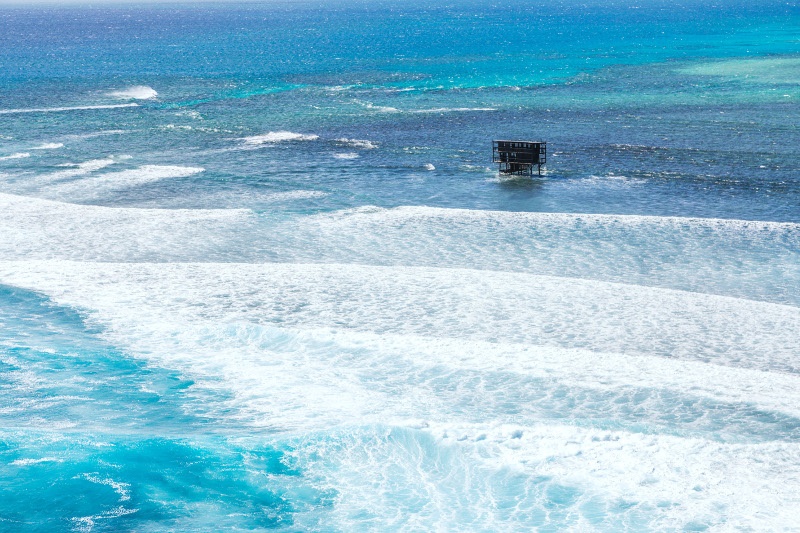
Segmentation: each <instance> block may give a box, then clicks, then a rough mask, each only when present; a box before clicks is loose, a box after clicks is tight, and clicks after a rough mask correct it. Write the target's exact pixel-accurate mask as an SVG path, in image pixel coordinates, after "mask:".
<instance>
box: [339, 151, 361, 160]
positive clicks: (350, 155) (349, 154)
mask: <svg viewBox="0 0 800 533" xmlns="http://www.w3.org/2000/svg"><path fill="white" fill-rule="evenodd" d="M333 157H335V158H336V159H358V158H359V155H358V154H357V153H355V152H345V153H341V154H333Z"/></svg>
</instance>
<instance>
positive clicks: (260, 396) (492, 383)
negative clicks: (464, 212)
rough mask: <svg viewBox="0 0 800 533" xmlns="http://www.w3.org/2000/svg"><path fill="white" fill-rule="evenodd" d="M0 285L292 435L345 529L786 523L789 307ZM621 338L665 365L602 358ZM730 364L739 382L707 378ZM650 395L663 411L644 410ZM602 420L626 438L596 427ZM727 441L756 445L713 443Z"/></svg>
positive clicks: (256, 422)
mask: <svg viewBox="0 0 800 533" xmlns="http://www.w3.org/2000/svg"><path fill="white" fill-rule="evenodd" d="M0 282H1V283H7V284H12V285H17V286H21V287H25V288H28V289H32V290H36V291H39V292H43V293H44V294H46V295H48V296H49V297H50V298H51V299H52V300H53V301H54V303H56V304H59V305H67V306H72V307H76V308H79V309H82V310H83V311H84V312H85V314H86V316H87V320H89V322H90V323H92V324H95V325H100V326H102V327H103V331H104V333H103V335H104V336H106V337H107V338H108V340H109V341H111V342H112V343H113V344H114V345H116V346H118V347H120V348H121V349H124V350H126V351H127V352H129V353H131V354H133V355H136V356H138V357H144V358H147V359H148V360H149V361H150V362H151V363H153V364H155V365H157V366H162V367H167V368H173V369H177V370H178V371H180V372H181V373H183V374H184V375H187V376H189V377H191V379H192V380H193V381H195V383H196V387H198V388H200V389H202V390H219V389H220V388H223V389H224V390H225V391H226V392H228V393H230V394H226V395H224V397H225V398H227V399H224V400H217V401H218V402H219V403H217V404H215V405H209V408H210V409H212V410H216V409H219V410H220V411H219V412H220V414H222V413H224V416H226V417H228V418H230V417H238V419H239V421H241V423H244V424H251V425H253V426H258V427H261V428H262V430H263V431H267V430H269V432H270V433H272V434H273V435H274V434H276V433H279V434H280V435H279V436H277V437H274V438H275V439H276V440H278V441H280V442H281V443H285V442H286V439H287V432H290V433H289V435H290V436H289V438H290V439H292V440H291V443H290V446H289V448H290V449H291V450H292V451H291V452H289V453H290V454H292V459H293V464H297V465H298V466H299V467H300V468H302V469H303V471H304V472H306V473H307V475H309V476H313V477H314V480H315V485H317V486H319V487H320V488H326V487H327V488H331V489H334V488H335V489H336V491H337V494H339V495H340V496H339V497H338V498H337V503H336V506H335V508H334V509H333V510H332V511H331V517H330V520H331V521H332V522H330V523H334V524H338V525H341V529H345V530H346V529H348V528H347V525H348V524H352V522H351V520H352V519H353V517H361V518H362V519H363V516H364V513H371V514H369V516H370V517H371V523H372V524H373V525H375V526H376V528H377V529H382V530H384V529H388V530H391V529H397V528H402V527H409V528H413V526H414V524H422V523H424V524H427V525H428V526H429V527H436V528H439V529H448V525H453V524H458V525H459V526H464V524H468V525H467V526H466V527H467V528H468V529H475V530H502V529H504V528H505V529H510V530H515V529H518V528H517V527H516V525H522V524H525V523H527V524H528V525H529V524H530V522H525V521H526V520H530V516H531V515H535V516H543V517H547V516H549V515H548V514H547V509H549V508H552V504H553V502H554V501H556V502H560V505H561V506H562V508H564V509H566V510H567V512H568V513H569V516H572V517H573V518H572V520H575V521H573V522H569V524H572V525H574V526H575V528H577V529H581V527H582V526H585V527H584V529H587V528H588V529H591V527H590V526H593V527H602V528H603V529H614V528H615V526H617V525H619V522H613V521H614V520H622V521H623V522H622V523H642V522H636V519H637V517H639V518H640V519H641V517H642V516H645V517H646V524H647V527H648V528H651V529H657V530H663V529H686V528H690V527H691V526H692V525H693V524H694V523H697V522H700V523H703V522H706V523H709V524H711V525H718V526H719V527H741V528H743V529H747V528H752V529H756V530H770V529H776V528H777V529H779V528H780V527H781V526H782V525H785V524H791V523H792V522H791V520H792V517H793V511H792V510H791V509H793V507H794V506H793V502H795V501H796V498H797V497H796V494H797V491H798V489H799V488H800V487H798V485H799V484H800V481H798V480H800V472H799V471H798V468H799V466H798V462H797V457H798V454H799V453H800V445H798V444H797V443H796V442H793V439H794V438H793V436H792V435H793V433H792V432H793V427H794V422H793V420H788V421H784V422H781V420H780V419H778V420H776V421H773V417H774V415H775V414H777V413H783V414H785V415H788V416H797V415H798V411H800V408H798V407H797V406H798V405H800V402H799V401H798V400H799V399H800V387H799V386H798V385H799V383H798V380H800V376H798V375H789V374H784V373H781V372H779V371H776V370H780V368H777V369H776V368H774V363H776V362H781V361H782V360H783V359H784V358H785V359H786V360H789V361H794V359H796V353H798V342H800V341H799V340H798V339H796V338H795V337H796V335H794V332H795V331H797V330H798V329H797V328H798V325H800V309H797V308H793V307H789V306H778V305H773V304H764V303H760V302H751V301H743V300H736V299H731V298H719V297H709V296H707V295H702V294H692V293H680V292H678V291H666V290H655V289H647V288H642V287H633V286H623V285H618V284H602V283H596V282H587V281H579V280H565V279H555V278H547V277H542V276H529V275H516V274H508V273H502V272H477V271H468V270H444V269H424V268H376V267H355V266H352V265H297V264H287V265H253V264H250V265H246V264H101V263H70V262H30V261H20V262H4V263H0ZM537 309H539V310H541V312H540V311H537ZM257 323H261V324H266V326H258V325H255V324H257ZM278 325H279V327H276V326H278ZM287 326H293V327H297V328H309V327H310V328H314V329H312V330H310V331H308V330H304V329H287ZM331 326H333V327H334V328H335V329H329V328H330V327H331ZM562 327H563V328H564V332H565V333H564V336H562V337H561V339H560V340H559V342H557V343H556V344H560V343H566V344H569V343H574V342H575V341H576V339H578V340H579V339H580V338H581V337H584V336H586V338H588V339H590V344H593V345H594V347H593V349H592V350H591V351H587V350H585V349H564V348H560V347H558V346H542V344H550V343H549V342H548V340H553V339H554V337H553V336H552V334H553V332H554V330H557V329H559V328H562ZM420 332H421V333H424V334H422V335H420V334H419V333H420ZM514 337H518V338H520V339H523V340H525V341H526V342H521V343H517V344H512V343H510V342H508V340H509V339H510V338H514ZM626 338H627V339H629V340H634V339H635V340H636V341H637V342H638V343H639V344H638V348H639V350H640V351H644V352H647V351H651V352H653V351H659V347H658V345H660V344H661V345H664V344H669V345H672V347H673V349H672V350H669V354H668V355H669V356H670V357H660V356H656V355H653V354H650V355H642V354H638V353H636V351H637V350H630V351H628V353H623V352H624V351H622V350H620V351H616V352H603V351H602V350H600V349H599V345H600V344H603V345H606V346H608V345H610V344H613V343H615V342H620V339H622V341H623V342H624V341H625V339H626ZM737 352H738V354H739V355H741V356H743V357H745V358H746V359H747V360H746V361H744V363H745V364H741V365H738V364H737V365H736V366H731V367H724V366H722V367H720V366H717V363H725V362H727V363H730V362H731V361H730V358H731V357H735V356H736V355H737ZM759 362H760V363H765V362H766V363H767V364H764V365H762V364H760V363H759ZM752 363H759V364H752ZM791 364H795V363H791ZM781 365H782V366H785V365H783V363H781ZM754 367H756V368H754ZM758 367H761V368H758ZM531 379H537V380H539V381H536V382H533V381H531ZM587 390H598V391H608V392H609V394H608V395H607V396H602V395H601V396H596V395H591V394H588V393H587V392H586V391H587ZM648 390H649V391H651V394H650V395H649V396H648V394H647V391H648ZM658 390H666V391H669V392H670V393H669V394H665V395H664V398H663V400H661V403H658V401H656V400H652V399H651V400H650V401H648V400H647V399H648V398H651V397H652V396H653V394H652V391H658ZM537 393H538V394H543V395H544V397H543V398H542V399H540V400H538V401H537V400H535V399H533V398H535V395H536V394H537ZM642 398H644V399H642ZM698 398H701V399H704V400H705V401H708V402H712V404H714V405H711V406H709V405H706V404H703V403H699V404H698V400H697V399H698ZM715 402H716V403H715ZM717 405H718V407H717ZM547 409H550V410H552V411H554V413H553V414H552V415H551V416H552V418H558V417H564V418H566V419H569V420H572V421H574V422H575V424H576V425H588V426H590V427H573V426H570V425H566V424H560V423H558V422H554V421H553V420H552V419H551V420H547V419H546V418H547V415H546V411H547ZM564 409H566V413H564V412H561V411H560V410H564ZM759 409H763V410H766V411H767V412H766V413H765V412H763V411H759ZM214 412H216V411H214ZM659 416H662V417H664V418H665V419H666V420H668V424H667V425H668V427H669V431H670V432H671V433H670V434H663V431H664V427H663V425H662V426H661V427H659V426H658V420H659ZM715 417H720V420H722V421H723V422H725V423H727V424H733V425H731V426H726V425H723V426H722V427H716V424H715ZM612 422H616V423H617V424H620V425H622V424H626V425H627V426H628V427H627V428H626V429H624V430H608V429H603V428H602V426H603V425H604V424H608V423H612ZM736 423H738V424H739V425H738V426H736V425H735V424H736ZM592 424H596V425H598V426H601V427H591V425H592ZM759 424H767V425H769V424H772V426H770V428H768V430H761V432H760V433H759V432H758V429H757V427H758V425H759ZM782 424H783V425H785V427H783V429H781V428H782ZM751 426H752V427H751ZM731 427H733V428H734V429H735V428H736V427H745V428H749V429H750V430H752V431H753V433H754V434H756V438H755V439H754V440H755V442H753V441H752V440H750V439H748V437H747V436H746V435H745V436H743V437H742V438H740V440H739V442H723V441H722V440H723V437H724V436H725V434H726V431H732V430H731ZM659 431H662V433H661V434H659ZM292 435H293V436H292ZM734 437H736V435H734ZM733 440H735V438H734V439H733ZM759 440H762V441H764V440H766V441H767V442H759ZM464 487H468V490H465V488H464ZM565 491H566V493H567V494H566V496H565V497H564V499H563V500H559V498H560V495H562V494H563V493H564V492H565ZM743 491H745V492H743ZM570 494H574V495H573V496H570ZM734 495H735V496H734ZM398 496H401V497H398ZM740 499H741V500H742V502H743V503H742V504H741V505H738V504H737V505H736V506H731V503H732V502H733V501H736V502H739V500H740ZM626 502H629V503H632V504H635V505H632V506H630V507H625V505H624V504H625V503H626ZM548 505H550V506H551V507H548ZM406 506H409V507H408V508H407V507H406ZM620 506H621V507H620ZM618 507H620V508H619V509H618ZM609 509H615V510H614V511H610V510H609ZM625 509H630V511H626V510H625ZM593 510H595V511H598V510H599V511H602V514H600V518H598V517H597V515H593V514H592V513H593V512H594V511H593ZM629 512H630V513H633V514H632V515H630V516H628V514H627V513H629ZM637 513H638V514H637ZM620 515H622V516H623V518H619V517H620ZM593 516H594V519H595V520H601V523H600V525H598V523H597V522H592V521H591V519H592V517H593ZM542 520H546V518H542ZM553 520H554V521H555V523H557V524H558V523H559V522H558V518H554V519H553ZM409 521H410V522H409ZM361 523H363V521H362V522H361ZM545 523H547V522H545Z"/></svg>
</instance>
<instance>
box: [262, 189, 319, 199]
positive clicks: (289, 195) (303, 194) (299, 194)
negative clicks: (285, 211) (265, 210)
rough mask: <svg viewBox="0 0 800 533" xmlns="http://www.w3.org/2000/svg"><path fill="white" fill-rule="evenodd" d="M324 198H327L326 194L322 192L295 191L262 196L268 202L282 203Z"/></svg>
mask: <svg viewBox="0 0 800 533" xmlns="http://www.w3.org/2000/svg"><path fill="white" fill-rule="evenodd" d="M326 196H328V193H326V192H323V191H306V190H296V191H283V192H276V193H271V194H268V195H266V196H264V199H265V200H268V201H275V202H282V201H286V200H306V199H310V198H324V197H326Z"/></svg>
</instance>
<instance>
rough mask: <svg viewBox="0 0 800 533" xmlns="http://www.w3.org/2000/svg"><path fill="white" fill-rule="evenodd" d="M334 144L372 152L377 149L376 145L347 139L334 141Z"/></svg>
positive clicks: (364, 140)
mask: <svg viewBox="0 0 800 533" xmlns="http://www.w3.org/2000/svg"><path fill="white" fill-rule="evenodd" d="M335 142H337V143H339V144H344V145H346V146H352V147H353V148H363V149H365V150H374V149H375V148H377V147H378V145H377V144H376V143H374V142H372V141H368V140H366V139H348V138H346V137H341V138H339V139H335Z"/></svg>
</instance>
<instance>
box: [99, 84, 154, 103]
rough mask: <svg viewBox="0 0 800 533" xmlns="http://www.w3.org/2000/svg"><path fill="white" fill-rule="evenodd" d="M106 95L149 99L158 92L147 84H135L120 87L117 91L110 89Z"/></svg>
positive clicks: (128, 98)
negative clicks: (124, 87)
mask: <svg viewBox="0 0 800 533" xmlns="http://www.w3.org/2000/svg"><path fill="white" fill-rule="evenodd" d="M108 96H111V97H113V98H120V99H123V100H151V99H153V98H155V97H156V96H158V93H157V92H156V91H155V89H153V88H152V87H148V86H147V85H135V86H133V87H128V88H127V89H122V90H119V91H111V92H110V93H108Z"/></svg>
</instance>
